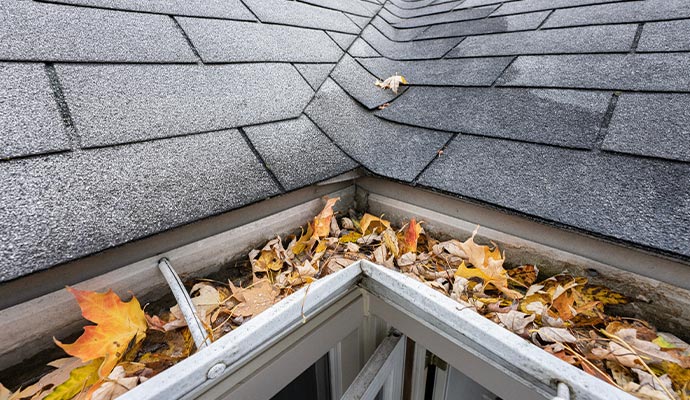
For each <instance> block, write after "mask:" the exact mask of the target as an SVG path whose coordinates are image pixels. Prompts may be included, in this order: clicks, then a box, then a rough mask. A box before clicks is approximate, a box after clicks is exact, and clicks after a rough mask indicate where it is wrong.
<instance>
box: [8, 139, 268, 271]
mask: <svg viewBox="0 0 690 400" xmlns="http://www.w3.org/2000/svg"><path fill="white" fill-rule="evenodd" d="M0 182H3V186H4V189H3V190H2V191H0V203H1V204H3V205H4V206H3V207H1V208H0V221H2V225H3V227H4V228H3V229H2V230H0V281H6V280H9V279H12V278H16V277H18V276H21V275H26V274H28V273H31V272H34V271H38V270H41V269H45V268H48V267H50V266H52V265H56V264H59V263H62V262H65V261H68V260H71V259H75V258H78V257H81V256H85V255H87V254H90V253H94V252H97V251H100V250H103V249H106V248H109V247H113V246H116V245H119V244H122V243H125V242H128V241H130V240H133V239H137V238H141V237H144V236H147V235H151V234H154V233H157V232H161V231H163V230H166V229H170V228H172V227H175V226H179V225H182V224H185V223H188V222H192V221H195V220H198V219H201V218H204V217H208V216H211V215H214V214H218V213H221V212H225V211H228V210H230V209H233V208H237V207H239V206H242V205H245V204H247V203H250V202H253V201H257V200H260V199H264V198H266V197H268V196H271V195H275V194H277V193H278V188H277V187H276V185H275V184H274V182H273V181H272V179H271V178H270V176H269V175H268V173H267V172H266V170H265V169H264V168H263V167H262V166H261V164H260V163H259V161H258V160H257V159H256V157H254V155H253V154H252V152H251V150H250V149H249V147H248V146H247V145H246V142H245V141H244V140H243V139H242V137H241V136H240V135H239V132H237V131H235V130H232V131H222V132H213V133H208V134H201V135H192V136H185V137H179V138H173V139H166V140H157V141H151V142H145V143H139V144H134V145H130V146H117V147H111V148H102V149H95V150H88V151H82V152H75V153H63V154H59V155H54V156H49V157H36V158H30V159H20V160H14V161H9V162H6V163H4V164H3V166H2V168H0Z"/></svg>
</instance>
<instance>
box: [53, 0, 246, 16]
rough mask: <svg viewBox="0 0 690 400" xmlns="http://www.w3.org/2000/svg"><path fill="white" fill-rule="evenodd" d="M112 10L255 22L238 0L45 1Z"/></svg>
mask: <svg viewBox="0 0 690 400" xmlns="http://www.w3.org/2000/svg"><path fill="white" fill-rule="evenodd" d="M45 1H48V2H51V3H62V4H76V5H84V6H92V7H99V8H110V9H113V10H129V11H144V12H152V13H159V14H170V15H185V16H190V17H212V18H229V19H241V20H245V21H256V18H254V16H253V15H252V13H250V12H249V10H247V8H246V7H245V6H243V5H242V2H241V1H240V0H146V1H141V0H45Z"/></svg>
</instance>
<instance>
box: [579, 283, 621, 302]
mask: <svg viewBox="0 0 690 400" xmlns="http://www.w3.org/2000/svg"><path fill="white" fill-rule="evenodd" d="M580 293H582V295H583V296H585V297H586V298H588V299H589V300H590V301H600V302H601V303H602V304H605V305H614V304H627V303H628V298H627V297H626V296H625V295H623V294H620V293H618V292H614V291H613V290H611V289H609V288H607V287H604V286H596V285H588V286H586V287H584V288H582V289H581V290H580Z"/></svg>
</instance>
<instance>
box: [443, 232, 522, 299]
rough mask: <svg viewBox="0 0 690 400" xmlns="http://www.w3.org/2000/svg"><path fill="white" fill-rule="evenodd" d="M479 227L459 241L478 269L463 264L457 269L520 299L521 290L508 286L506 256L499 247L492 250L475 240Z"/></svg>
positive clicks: (468, 276) (466, 275)
mask: <svg viewBox="0 0 690 400" xmlns="http://www.w3.org/2000/svg"><path fill="white" fill-rule="evenodd" d="M478 230H479V227H477V229H475V230H474V232H473V233H472V236H471V237H470V238H469V239H467V240H466V241H465V242H462V243H458V245H459V246H460V248H461V249H462V251H463V252H464V253H465V254H466V255H467V258H468V260H469V262H470V264H472V266H473V267H474V269H476V270H478V271H473V270H471V269H469V268H467V267H466V266H465V267H464V266H463V265H461V266H460V267H459V268H458V271H456V274H460V276H462V277H463V278H470V277H479V278H482V279H483V280H484V285H485V286H489V285H491V286H493V287H495V288H496V289H498V290H500V291H501V292H502V293H503V294H505V295H506V296H508V297H509V298H511V299H519V298H521V297H523V296H522V294H520V293H519V292H517V291H515V290H512V289H509V288H508V273H507V272H506V270H505V269H503V261H504V260H505V258H504V257H503V256H502V255H501V252H500V251H499V250H498V248H495V249H494V250H491V249H490V248H489V246H480V245H478V244H476V243H475V242H474V236H475V235H476V234H477V231H478Z"/></svg>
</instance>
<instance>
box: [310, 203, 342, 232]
mask: <svg viewBox="0 0 690 400" xmlns="http://www.w3.org/2000/svg"><path fill="white" fill-rule="evenodd" d="M338 200H340V197H336V198H334V199H328V200H326V206H325V207H324V208H323V210H321V212H320V213H319V215H317V216H316V217H314V236H316V237H319V238H322V237H326V236H328V234H329V233H330V232H331V218H333V206H334V205H335V203H336V202H337V201H338Z"/></svg>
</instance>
